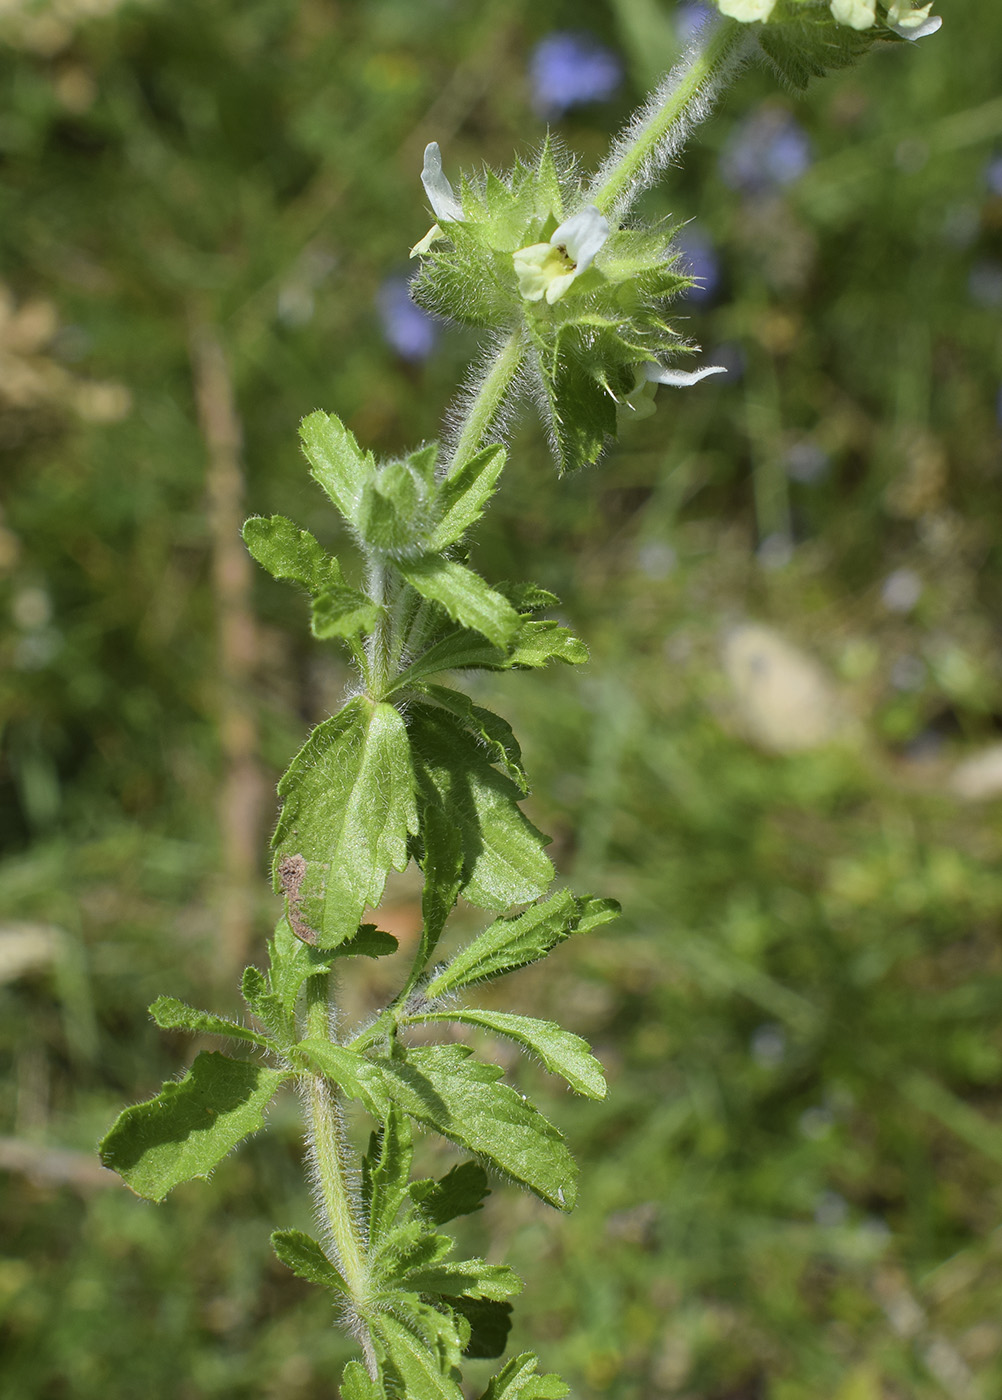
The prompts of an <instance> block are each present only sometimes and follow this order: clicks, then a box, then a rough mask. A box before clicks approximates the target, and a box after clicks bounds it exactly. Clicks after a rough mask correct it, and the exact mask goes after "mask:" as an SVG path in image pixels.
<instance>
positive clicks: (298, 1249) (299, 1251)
mask: <svg viewBox="0 0 1002 1400" xmlns="http://www.w3.org/2000/svg"><path fill="white" fill-rule="evenodd" d="M271 1247H272V1249H273V1250H274V1251H275V1253H276V1254H277V1255H278V1258H279V1259H280V1260H281V1262H282V1263H283V1264H284V1265H285V1267H286V1268H287V1269H291V1270H292V1272H293V1273H294V1274H295V1275H296V1277H297V1278H303V1279H306V1281H307V1283H316V1284H319V1286H320V1287H321V1288H332V1289H334V1291H335V1292H336V1293H344V1294H346V1295H347V1293H348V1285H347V1284H346V1283H345V1281H344V1279H343V1278H342V1277H341V1275H340V1273H339V1272H338V1270H337V1269H336V1268H335V1267H334V1265H333V1264H332V1263H331V1261H330V1260H329V1259H328V1258H327V1255H326V1254H325V1253H324V1251H323V1250H322V1249H321V1247H320V1245H319V1244H317V1242H316V1240H315V1239H312V1238H311V1237H310V1236H309V1235H305V1234H304V1233H303V1231H302V1230H276V1231H275V1232H274V1233H273V1234H272V1237H271Z"/></svg>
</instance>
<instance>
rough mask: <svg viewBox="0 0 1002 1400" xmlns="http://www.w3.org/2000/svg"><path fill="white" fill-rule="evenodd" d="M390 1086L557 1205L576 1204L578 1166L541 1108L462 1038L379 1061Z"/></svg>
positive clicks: (428, 1120) (408, 1106) (402, 1101)
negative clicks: (475, 1055)
mask: <svg viewBox="0 0 1002 1400" xmlns="http://www.w3.org/2000/svg"><path fill="white" fill-rule="evenodd" d="M380 1064H381V1065H382V1067H383V1070H384V1074H385V1080H386V1087H387V1089H388V1090H389V1092H390V1094H391V1096H392V1097H393V1098H394V1099H395V1101H396V1103H397V1104H398V1106H399V1107H400V1108H402V1109H403V1110H404V1111H405V1112H406V1113H408V1114H410V1116H411V1117H412V1118H415V1119H417V1121H418V1122H420V1123H425V1124H426V1125H427V1126H428V1127H430V1128H434V1130H435V1131H436V1132H437V1133H441V1135H442V1136H443V1137H445V1138H448V1139H449V1141H450V1142H455V1143H457V1144H458V1145H459V1146H460V1147H465V1148H466V1149H467V1151H469V1152H475V1153H476V1154H477V1156H478V1157H482V1158H484V1159H486V1160H487V1161H488V1162H490V1163H491V1164H492V1165H493V1166H494V1167H495V1168H496V1169H497V1170H498V1171H500V1172H501V1173H502V1174H503V1175H505V1176H509V1177H512V1178H513V1179H514V1180H515V1181H519V1182H521V1183H522V1185H523V1186H527V1187H528V1188H529V1190H530V1191H534V1192H535V1194H536V1195H537V1196H540V1197H541V1198H542V1199H543V1200H544V1201H548V1202H549V1203H550V1205H553V1206H556V1207H557V1209H558V1210H570V1209H571V1207H572V1206H573V1204H574V1197H575V1191H576V1187H575V1182H576V1178H577V1168H576V1166H575V1165H574V1160H573V1158H572V1157H571V1155H570V1153H569V1152H568V1151H567V1147H566V1146H565V1144H564V1140H563V1137H562V1136H561V1135H560V1133H559V1132H558V1131H557V1129H556V1128H555V1127H554V1126H553V1125H552V1123H549V1122H548V1121H547V1120H546V1119H545V1118H544V1117H543V1115H542V1114H541V1113H540V1112H539V1110H538V1109H536V1108H533V1106H532V1105H531V1104H530V1103H528V1102H527V1101H526V1100H525V1099H523V1098H522V1096H521V1095H520V1094H517V1093H516V1092H515V1091H514V1089H510V1088H508V1086H507V1085H506V1084H500V1083H499V1082H498V1081H499V1080H500V1078H501V1076H502V1071H501V1070H500V1069H499V1068H498V1066H497V1065H485V1064H482V1063H481V1062H480V1061H479V1060H475V1059H473V1058H472V1056H471V1053H470V1051H469V1050H467V1049H466V1047H465V1046H461V1045H431V1046H423V1047H421V1046H419V1047H416V1048H413V1049H411V1050H409V1051H408V1052H407V1059H406V1061H402V1060H381V1061H380Z"/></svg>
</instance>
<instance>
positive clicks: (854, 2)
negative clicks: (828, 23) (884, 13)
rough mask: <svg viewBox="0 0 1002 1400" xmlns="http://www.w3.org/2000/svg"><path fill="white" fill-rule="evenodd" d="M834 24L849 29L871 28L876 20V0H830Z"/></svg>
mask: <svg viewBox="0 0 1002 1400" xmlns="http://www.w3.org/2000/svg"><path fill="white" fill-rule="evenodd" d="M831 12H832V14H833V15H834V17H835V22H836V24H847V25H848V26H849V28H850V29H872V28H873V26H874V24H875V23H876V20H877V0H831Z"/></svg>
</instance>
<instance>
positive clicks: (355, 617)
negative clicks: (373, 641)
mask: <svg viewBox="0 0 1002 1400" xmlns="http://www.w3.org/2000/svg"><path fill="white" fill-rule="evenodd" d="M381 612H382V608H379V607H377V606H376V604H375V603H374V602H373V601H372V599H371V598H369V597H368V596H367V595H366V594H365V593H360V592H359V591H358V589H357V588H349V586H348V585H347V584H346V583H341V584H338V585H337V586H336V587H335V588H328V589H325V591H324V592H323V593H321V594H320V596H319V597H317V598H314V600H313V608H312V611H311V613H310V631H311V632H312V633H313V635H314V637H316V638H317V640H318V641H321V642H324V641H329V640H330V639H331V638H332V637H341V638H343V639H344V640H345V641H348V640H350V639H351V638H352V637H357V636H359V635H360V634H361V633H365V632H371V631H372V629H373V628H374V627H375V625H376V622H377V620H378V618H379V614H380V613H381Z"/></svg>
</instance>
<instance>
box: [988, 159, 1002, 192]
mask: <svg viewBox="0 0 1002 1400" xmlns="http://www.w3.org/2000/svg"><path fill="white" fill-rule="evenodd" d="M985 184H986V185H987V186H988V188H989V190H991V192H992V194H1002V156H993V157H992V158H991V160H990V161H989V162H988V164H987V165H986V166H985Z"/></svg>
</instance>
